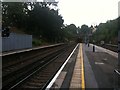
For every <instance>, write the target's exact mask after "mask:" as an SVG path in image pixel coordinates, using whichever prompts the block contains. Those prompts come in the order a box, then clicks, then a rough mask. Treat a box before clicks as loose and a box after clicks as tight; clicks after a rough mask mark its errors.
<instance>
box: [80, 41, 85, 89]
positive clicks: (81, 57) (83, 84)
mask: <svg viewBox="0 0 120 90" xmlns="http://www.w3.org/2000/svg"><path fill="white" fill-rule="evenodd" d="M80 54H81V55H80V59H81V64H82V65H81V67H82V70H81V71H82V72H81V73H82V90H85V77H84V63H83V51H82V44H81V43H80Z"/></svg>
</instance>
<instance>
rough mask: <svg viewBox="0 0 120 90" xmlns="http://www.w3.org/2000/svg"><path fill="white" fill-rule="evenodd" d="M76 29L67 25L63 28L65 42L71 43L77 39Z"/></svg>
mask: <svg viewBox="0 0 120 90" xmlns="http://www.w3.org/2000/svg"><path fill="white" fill-rule="evenodd" d="M77 29H78V28H77V27H76V26H75V25H74V24H70V25H67V26H65V27H64V28H63V35H64V38H65V40H66V41H72V40H75V39H76V38H77Z"/></svg>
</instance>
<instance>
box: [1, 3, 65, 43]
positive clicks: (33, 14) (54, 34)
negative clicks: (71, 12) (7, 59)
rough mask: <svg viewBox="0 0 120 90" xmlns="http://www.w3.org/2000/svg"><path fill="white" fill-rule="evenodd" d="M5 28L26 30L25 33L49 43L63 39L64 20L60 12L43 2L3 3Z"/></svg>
mask: <svg viewBox="0 0 120 90" xmlns="http://www.w3.org/2000/svg"><path fill="white" fill-rule="evenodd" d="M2 9H3V13H2V15H3V20H2V21H3V26H2V27H3V28H4V27H6V26H11V27H17V28H24V29H23V30H24V32H26V33H28V34H32V35H33V36H34V37H36V38H42V39H47V40H48V42H59V41H62V39H63V34H62V30H61V27H62V26H63V22H64V20H63V19H62V16H60V15H59V14H58V10H54V9H50V8H49V5H47V4H46V3H41V2H37V3H36V2H34V3H31V2H3V4H2Z"/></svg>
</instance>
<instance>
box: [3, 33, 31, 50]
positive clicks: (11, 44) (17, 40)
mask: <svg viewBox="0 0 120 90" xmlns="http://www.w3.org/2000/svg"><path fill="white" fill-rule="evenodd" d="M31 47H32V35H25V34H16V33H10V36H9V37H2V51H9V50H16V49H25V48H31Z"/></svg>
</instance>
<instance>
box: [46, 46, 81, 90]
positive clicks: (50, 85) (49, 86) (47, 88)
mask: <svg viewBox="0 0 120 90" xmlns="http://www.w3.org/2000/svg"><path fill="white" fill-rule="evenodd" d="M78 45H79V44H77V45H76V47H75V48H74V50H73V51H72V53H71V54H70V55H69V57H68V58H67V60H66V61H65V62H64V64H63V65H62V67H61V68H60V69H59V71H58V72H57V74H56V75H55V76H54V78H53V79H52V80H51V82H50V83H49V84H48V86H47V87H46V89H45V90H49V89H50V88H51V87H52V85H53V84H54V82H55V81H56V79H57V77H58V76H59V75H60V73H61V71H62V70H63V68H64V67H65V65H66V64H67V62H68V61H69V60H70V58H71V56H72V55H73V53H74V52H75V50H76V49H77V47H78Z"/></svg>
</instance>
